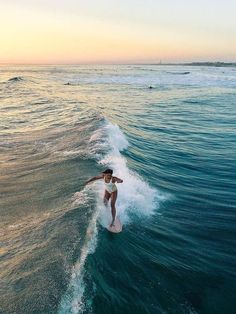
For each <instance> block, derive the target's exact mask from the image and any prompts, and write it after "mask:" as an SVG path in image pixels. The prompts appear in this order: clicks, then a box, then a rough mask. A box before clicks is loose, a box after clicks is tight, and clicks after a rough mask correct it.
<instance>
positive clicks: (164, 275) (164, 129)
mask: <svg viewBox="0 0 236 314" xmlns="http://www.w3.org/2000/svg"><path fill="white" fill-rule="evenodd" d="M1 74H2V77H1V84H0V100H1V105H0V132H1V140H0V144H1V154H0V167H1V173H0V176H1V177H0V179H1V182H0V183H1V184H0V193H1V198H0V214H1V220H0V224H1V225H0V233H1V244H2V246H1V248H0V262H1V263H0V279H1V286H0V312H3V313H18V314H21V313H22V314H23V313H24V314H25V313H60V314H64V313H71V314H72V313H73V314H75V313H102V314H104V313H105V314H106V313H111V312H115V313H199V314H200V313H229V314H231V313H234V312H233V311H234V309H235V306H236V304H235V298H234V295H235V292H236V287H235V281H233V280H232V278H235V275H236V273H235V267H234V263H233V260H234V258H235V256H234V246H233V244H234V239H235V234H236V230H235V224H234V220H235V211H234V209H235V205H236V195H235V191H236V186H235V176H236V173H235V161H236V160H235V150H236V147H235V140H234V137H235V132H234V126H235V121H234V120H235V119H234V116H235V105H234V104H235V100H236V95H235V87H236V83H235V82H236V80H235V75H236V72H235V70H234V69H233V68H213V67H196V66H194V67H190V66H155V65H153V66H152V65H140V66H137V65H126V66H32V67H28V66H27V67H23V66H22V67H20V66H6V67H2V68H1ZM149 86H152V88H151V89H150V88H149ZM107 167H109V168H112V169H113V170H114V175H115V176H117V177H120V178H122V179H123V180H124V182H123V183H122V184H117V187H118V199H117V203H116V207H117V215H118V216H119V218H120V220H121V222H122V224H123V232H122V233H120V234H118V235H113V234H110V233H109V232H108V231H107V229H106V228H105V227H106V226H107V224H108V223H109V221H110V219H111V213H110V209H109V207H108V208H106V207H104V205H103V193H104V186H103V182H102V180H100V181H97V182H94V183H93V184H89V185H87V186H85V184H84V183H85V181H86V180H87V179H88V178H90V177H92V176H95V175H97V174H99V173H101V172H102V171H103V170H104V169H105V168H107Z"/></svg>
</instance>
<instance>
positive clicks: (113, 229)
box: [107, 217, 122, 233]
mask: <svg viewBox="0 0 236 314" xmlns="http://www.w3.org/2000/svg"><path fill="white" fill-rule="evenodd" d="M110 224H111V223H110ZM110 224H109V225H108V226H107V230H109V231H110V232H113V233H119V232H121V231H122V224H121V222H120V219H119V218H118V217H116V219H115V222H114V226H112V227H110Z"/></svg>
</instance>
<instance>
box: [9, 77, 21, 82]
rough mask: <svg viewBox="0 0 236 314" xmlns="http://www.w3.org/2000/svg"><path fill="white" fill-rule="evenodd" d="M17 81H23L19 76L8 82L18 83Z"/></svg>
mask: <svg viewBox="0 0 236 314" xmlns="http://www.w3.org/2000/svg"><path fill="white" fill-rule="evenodd" d="M18 81H23V78H22V77H20V76H15V77H12V78H10V79H9V80H8V82H18Z"/></svg>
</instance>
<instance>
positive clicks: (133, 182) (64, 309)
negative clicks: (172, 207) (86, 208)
mask: <svg viewBox="0 0 236 314" xmlns="http://www.w3.org/2000/svg"><path fill="white" fill-rule="evenodd" d="M128 145H129V143H128V141H127V139H126V137H125V135H124V134H123V133H122V131H121V130H120V128H119V127H118V126H117V125H114V124H111V123H110V122H108V121H106V123H105V125H103V126H102V127H101V128H100V129H98V130H96V131H95V132H94V133H93V134H92V136H91V138H90V141H89V150H90V153H93V154H94V155H95V156H97V160H98V163H100V164H102V165H104V167H105V166H106V167H110V168H112V169H113V170H114V175H115V176H117V177H119V178H121V179H123V181H124V182H123V183H121V184H117V186H118V199H117V203H116V208H117V216H119V218H120V220H121V222H122V224H124V225H127V224H129V223H132V218H133V217H134V216H135V217H137V216H141V217H144V216H150V215H152V214H153V213H154V212H155V210H156V209H157V208H158V206H159V201H161V200H164V199H165V197H166V196H165V195H164V194H161V193H160V192H158V191H157V190H156V189H154V188H152V187H150V186H149V185H148V183H147V182H145V181H144V180H143V179H142V178H141V177H140V176H139V175H138V174H137V173H135V172H133V171H131V170H130V169H129V168H128V166H127V161H126V159H125V158H124V157H123V156H122V155H121V153H120V152H121V151H122V150H124V149H126V148H127V147H128ZM104 147H106V148H108V151H107V152H106V153H105V155H104V154H102V150H103V152H104ZM91 188H93V189H94V190H95V192H96V194H97V206H96V209H95V211H94V214H93V216H92V219H91V221H90V223H89V226H88V228H87V233H86V240H85V244H84V246H83V247H82V249H81V255H80V258H79V260H78V261H77V263H76V264H75V266H74V267H73V270H72V276H71V281H70V284H69V286H68V290H67V293H66V295H65V296H64V298H63V299H62V302H61V306H60V309H59V313H60V314H64V313H73V314H74V313H82V312H84V311H85V310H88V309H87V306H88V305H87V302H85V300H84V297H83V295H84V291H85V283H84V264H85V261H86V258H87V256H88V254H90V253H93V252H94V251H95V249H96V245H97V232H98V231H97V221H99V223H100V224H101V225H102V226H103V227H106V226H107V225H108V223H109V221H110V220H111V210H110V208H109V207H105V206H104V204H103V193H104V187H103V182H102V181H97V182H96V183H94V184H91V185H89V186H87V187H86V188H85V189H84V190H83V191H82V192H77V193H75V194H74V196H73V198H72V202H73V204H74V205H78V204H83V203H84V202H86V201H87V200H88V197H87V196H86V195H87V192H86V191H87V190H88V189H91Z"/></svg>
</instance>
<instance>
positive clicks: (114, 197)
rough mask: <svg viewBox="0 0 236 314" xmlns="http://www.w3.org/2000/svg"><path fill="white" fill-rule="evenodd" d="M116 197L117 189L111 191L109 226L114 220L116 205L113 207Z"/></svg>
mask: <svg viewBox="0 0 236 314" xmlns="http://www.w3.org/2000/svg"><path fill="white" fill-rule="evenodd" d="M116 199H117V190H116V191H115V192H112V193H111V215H112V222H111V226H112V225H113V224H114V221H115V218H116V207H115V203H116Z"/></svg>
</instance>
